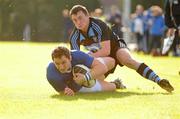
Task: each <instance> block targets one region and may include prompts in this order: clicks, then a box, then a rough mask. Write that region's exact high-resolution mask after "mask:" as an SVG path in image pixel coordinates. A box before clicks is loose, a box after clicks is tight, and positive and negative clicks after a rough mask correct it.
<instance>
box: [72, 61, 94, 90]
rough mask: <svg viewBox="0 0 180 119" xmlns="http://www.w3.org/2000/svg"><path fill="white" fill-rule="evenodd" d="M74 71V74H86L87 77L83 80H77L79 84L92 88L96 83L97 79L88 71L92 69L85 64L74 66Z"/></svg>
mask: <svg viewBox="0 0 180 119" xmlns="http://www.w3.org/2000/svg"><path fill="white" fill-rule="evenodd" d="M72 72H73V75H74V74H75V73H81V74H84V76H85V77H86V78H85V79H84V80H83V81H81V82H76V83H77V84H79V85H81V86H84V87H88V88H91V87H93V86H94V85H95V83H96V80H95V79H93V78H92V77H91V76H89V75H88V73H90V69H89V68H88V67H87V66H85V65H83V64H78V65H75V66H74V67H73V71H72Z"/></svg>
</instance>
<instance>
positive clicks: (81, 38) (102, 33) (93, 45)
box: [70, 17, 112, 51]
mask: <svg viewBox="0 0 180 119" xmlns="http://www.w3.org/2000/svg"><path fill="white" fill-rule="evenodd" d="M111 35H112V31H111V29H110V28H109V27H108V26H107V25H106V24H105V23H104V22H102V21H101V20H99V19H95V18H91V17H90V24H89V27H88V32H87V34H83V33H82V32H81V30H79V29H76V28H74V30H73V32H72V34H71V36H70V44H71V49H75V50H80V45H83V46H85V48H86V49H87V50H89V51H91V50H99V49H101V45H100V43H101V42H102V41H105V40H110V39H111Z"/></svg>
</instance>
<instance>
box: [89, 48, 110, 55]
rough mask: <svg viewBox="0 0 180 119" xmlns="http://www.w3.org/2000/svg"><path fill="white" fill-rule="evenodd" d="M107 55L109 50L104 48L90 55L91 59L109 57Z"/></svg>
mask: <svg viewBox="0 0 180 119" xmlns="http://www.w3.org/2000/svg"><path fill="white" fill-rule="evenodd" d="M109 54H110V49H109V48H105V47H104V48H102V49H100V50H98V51H97V52H95V53H92V54H91V55H92V56H93V57H107V56H109Z"/></svg>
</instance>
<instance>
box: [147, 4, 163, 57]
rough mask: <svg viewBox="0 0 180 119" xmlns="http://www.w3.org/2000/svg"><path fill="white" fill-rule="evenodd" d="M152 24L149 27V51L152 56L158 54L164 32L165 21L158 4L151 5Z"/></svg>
mask: <svg viewBox="0 0 180 119" xmlns="http://www.w3.org/2000/svg"><path fill="white" fill-rule="evenodd" d="M151 12H152V23H153V24H152V26H151V28H150V39H149V41H150V53H151V54H152V55H153V56H159V55H160V54H161V53H160V49H161V44H162V36H163V33H164V28H165V23H164V18H163V16H162V14H163V12H162V9H161V8H160V7H159V6H152V7H151Z"/></svg>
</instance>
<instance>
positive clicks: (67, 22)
mask: <svg viewBox="0 0 180 119" xmlns="http://www.w3.org/2000/svg"><path fill="white" fill-rule="evenodd" d="M62 15H63V25H64V27H63V28H64V31H63V35H64V39H63V40H62V39H60V40H61V41H62V42H68V38H69V36H70V34H71V31H72V29H73V22H72V21H71V18H70V16H69V10H68V9H64V10H63V11H62Z"/></svg>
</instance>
